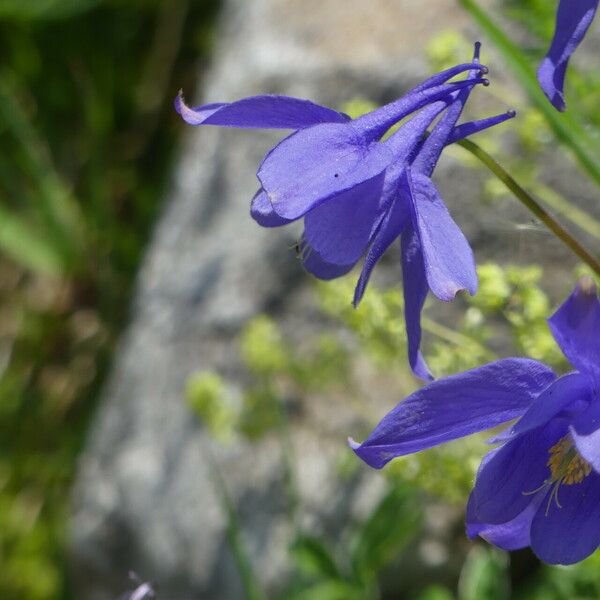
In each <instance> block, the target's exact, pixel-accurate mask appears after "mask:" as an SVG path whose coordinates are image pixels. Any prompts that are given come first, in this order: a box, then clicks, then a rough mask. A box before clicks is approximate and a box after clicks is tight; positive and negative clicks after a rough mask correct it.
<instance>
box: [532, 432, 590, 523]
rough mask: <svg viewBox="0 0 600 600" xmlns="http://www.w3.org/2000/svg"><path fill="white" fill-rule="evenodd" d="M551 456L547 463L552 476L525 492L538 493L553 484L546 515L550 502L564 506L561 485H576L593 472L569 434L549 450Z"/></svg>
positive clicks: (560, 506) (559, 506)
mask: <svg viewBox="0 0 600 600" xmlns="http://www.w3.org/2000/svg"><path fill="white" fill-rule="evenodd" d="M548 454H549V455H550V457H549V458H548V462H547V463H546V465H547V466H548V467H549V468H550V477H548V478H547V479H546V480H545V481H544V483H542V485H541V486H540V487H539V488H537V489H535V490H532V491H531V492H523V494H525V495H526V496H529V495H531V494H537V492H539V491H540V490H542V489H544V488H546V487H549V486H552V490H551V491H550V494H549V496H548V504H547V506H546V516H548V511H549V510H550V504H551V503H552V500H553V499H554V502H555V504H556V506H557V507H558V508H562V505H561V503H560V502H559V501H558V490H559V488H560V486H561V485H563V484H564V485H574V484H576V483H581V482H582V481H583V480H584V479H585V478H586V477H587V476H588V475H589V474H590V473H591V472H592V467H591V466H590V464H589V463H588V462H587V461H586V460H585V459H584V458H582V457H581V456H580V455H579V453H578V452H577V448H576V447H575V444H574V443H573V439H572V438H571V436H570V435H569V434H567V435H565V436H564V437H563V438H561V439H560V440H558V442H557V443H556V444H554V446H552V447H551V448H550V450H548Z"/></svg>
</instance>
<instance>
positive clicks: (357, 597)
mask: <svg viewBox="0 0 600 600" xmlns="http://www.w3.org/2000/svg"><path fill="white" fill-rule="evenodd" d="M370 597H371V596H370V595H365V591H364V590H363V589H357V588H356V587H355V586H354V585H352V584H350V583H347V582H345V581H324V582H322V583H317V584H316V585H313V586H311V587H309V588H307V589H304V590H301V591H300V592H297V593H296V594H293V593H292V594H291V595H290V594H289V593H288V594H285V596H284V597H283V598H282V600H283V599H284V598H285V600H368V599H369V598H370Z"/></svg>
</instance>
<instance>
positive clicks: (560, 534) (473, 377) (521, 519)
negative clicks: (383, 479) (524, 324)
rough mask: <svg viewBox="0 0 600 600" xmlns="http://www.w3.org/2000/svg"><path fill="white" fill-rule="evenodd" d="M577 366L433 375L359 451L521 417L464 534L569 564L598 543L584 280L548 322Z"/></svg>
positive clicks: (596, 331)
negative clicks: (562, 371)
mask: <svg viewBox="0 0 600 600" xmlns="http://www.w3.org/2000/svg"><path fill="white" fill-rule="evenodd" d="M548 323H549V325H550V329H551V331H552V333H553V335H554V338H555V339H556V341H557V343H558V344H559V346H560V347H561V349H562V351H563V352H564V354H565V356H566V357H567V358H568V359H569V361H570V362H571V363H572V364H573V366H574V367H575V368H576V369H577V370H576V371H574V372H572V373H569V374H567V375H564V376H562V377H558V378H557V377H556V376H555V375H554V374H553V372H552V371H551V370H550V369H549V368H548V367H546V366H544V365H543V364H540V363H538V362H536V361H533V360H527V359H518V358H508V359H503V360H498V361H496V362H493V363H490V364H488V365H485V366H483V367H479V368H477V369H472V370H470V371H467V372H465V373H461V374H458V375H454V376H451V377H447V378H446V379H441V380H439V381H435V382H433V383H431V384H429V385H427V386H426V387H424V388H422V389H421V390H419V391H417V392H415V393H414V394H412V395H411V396H409V397H408V398H407V399H406V400H404V401H403V402H401V403H400V404H399V405H398V406H397V407H396V408H395V409H393V410H392V411H391V412H390V413H389V414H388V415H387V416H386V417H384V419H383V420H382V421H381V422H380V423H379V425H378V426H377V427H376V428H375V430H374V431H373V432H372V433H371V435H370V436H369V437H368V439H367V440H366V441H365V442H363V443H362V444H360V445H359V444H356V443H355V442H353V441H351V442H350V443H351V446H352V448H353V449H354V451H355V452H356V454H357V455H358V456H359V457H360V458H361V459H362V460H364V461H365V462H366V463H367V464H369V465H371V466H372V467H375V468H381V467H383V466H384V465H385V464H386V463H387V462H388V461H390V460H391V459H392V458H394V457H396V456H402V455H404V454H410V453H412V452H417V451H419V450H423V449H425V448H430V447H432V446H436V445H438V444H442V443H444V442H447V441H450V440H453V439H456V438H460V437H463V436H466V435H469V434H471V433H475V432H478V431H483V430H485V429H489V428H490V427H494V426H497V425H500V424H501V423H505V422H507V421H510V420H512V419H515V418H518V417H520V418H519V420H518V421H517V422H516V424H514V425H512V426H511V427H509V428H508V429H507V430H506V431H505V432H503V433H502V434H500V436H498V437H497V438H496V439H495V440H494V441H495V442H500V445H499V446H498V447H497V448H495V449H494V450H492V451H491V452H490V453H489V454H487V455H486V456H485V457H484V459H483V461H482V463H481V466H480V468H479V471H478V473H477V478H476V481H475V486H474V488H473V491H472V493H471V496H470V498H469V502H468V505H467V519H466V520H467V534H468V535H469V537H471V538H474V537H476V536H477V535H479V536H481V537H483V538H484V539H486V540H488V541H489V542H490V543H492V544H495V545H496V546H499V547H500V548H503V549H505V550H514V549H517V548H523V547H526V546H531V547H532V549H533V551H534V552H535V553H536V554H537V556H538V557H539V558H540V559H541V560H543V561H545V562H547V563H551V564H572V563H575V562H578V561H580V560H582V559H584V558H586V557H587V556H589V555H590V554H591V553H592V552H593V551H594V550H595V549H596V548H597V547H598V546H599V545H600V302H599V301H598V297H597V295H596V288H595V285H594V283H593V281H592V280H591V279H590V278H584V279H582V280H581V281H580V283H579V284H578V285H577V287H576V288H575V290H574V292H573V293H572V294H571V296H570V297H569V298H568V300H567V301H566V302H565V303H564V304H563V305H562V306H561V307H560V308H559V309H558V310H557V311H556V313H555V314H554V315H553V316H552V317H551V318H550V319H549V321H548Z"/></svg>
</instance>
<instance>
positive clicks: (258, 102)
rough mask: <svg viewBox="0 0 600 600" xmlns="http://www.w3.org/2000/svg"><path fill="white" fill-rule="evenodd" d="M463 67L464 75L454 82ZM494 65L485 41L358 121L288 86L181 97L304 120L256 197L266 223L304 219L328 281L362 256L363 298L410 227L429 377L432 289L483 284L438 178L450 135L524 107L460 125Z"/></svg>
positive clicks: (181, 107) (196, 117) (213, 121)
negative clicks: (272, 91)
mask: <svg viewBox="0 0 600 600" xmlns="http://www.w3.org/2000/svg"><path fill="white" fill-rule="evenodd" d="M465 71H469V75H468V77H467V78H466V79H464V80H462V81H457V82H452V83H448V80H449V79H450V78H452V77H454V76H456V75H458V74H460V73H463V72H465ZM486 72H487V68H486V67H485V66H483V65H481V64H480V63H479V44H476V50H475V55H474V58H473V61H472V62H471V63H467V64H462V65H457V66H456V67H453V68H451V69H448V70H446V71H443V72H441V73H438V74H436V75H434V76H433V77H431V78H429V79H428V80H426V81H424V82H423V83H422V84H420V85H418V86H417V87H415V88H413V89H412V90H411V91H409V92H408V93H407V94H406V95H405V96H403V97H402V98H400V99H398V100H396V101H395V102H392V103H390V104H388V105H386V106H383V107H381V108H379V109H377V110H374V111H372V112H370V113H368V114H366V115H363V116H361V117H359V118H357V119H354V120H350V118H349V117H348V116H346V115H344V114H342V113H338V112H336V111H333V110H331V109H329V108H325V107H322V106H318V105H316V104H313V103H312V102H309V101H307V100H299V99H296V98H288V97H284V96H255V97H252V98H246V99H244V100H240V101H238V102H233V103H231V104H209V105H206V106H202V107H198V108H189V107H187V106H186V105H185V104H184V102H183V99H182V97H181V95H180V96H179V97H178V98H177V100H176V103H175V106H176V109H177V111H178V112H179V113H180V114H181V115H182V117H183V118H184V119H185V120H186V121H187V122H188V123H191V124H194V125H200V124H202V125H221V126H230V127H274V128H286V127H287V128H290V129H295V130H296V131H294V133H292V134H291V135H289V136H288V137H286V138H285V139H284V140H283V141H281V142H280V143H279V144H278V145H277V146H275V147H274V148H273V149H272V150H271V151H270V152H268V153H267V155H266V156H265V158H264V160H263V162H262V164H261V165H260V167H259V169H258V174H257V175H258V179H259V180H260V183H261V188H260V189H259V191H258V192H257V193H256V195H255V196H254V198H253V200H252V205H251V211H250V212H251V215H252V217H253V218H254V219H255V220H256V221H257V222H258V223H259V224H260V225H262V226H264V227H278V226H281V225H286V224H288V223H290V222H292V221H295V220H296V219H299V218H302V217H303V218H304V232H303V234H302V237H301V240H300V243H299V253H300V257H301V259H302V262H303V265H304V267H305V269H306V270H307V271H309V272H310V273H312V274H313V275H315V276H316V277H318V278H320V279H325V280H328V279H334V278H336V277H339V276H341V275H343V274H345V273H347V272H349V271H350V270H351V269H352V268H353V267H354V266H355V265H356V264H357V262H358V261H359V260H360V259H361V258H363V257H364V264H363V269H362V273H361V275H360V278H359V280H358V283H357V286H356V290H355V294H354V305H355V306H356V305H358V303H359V302H360V300H361V298H362V296H363V294H364V292H365V289H366V286H367V283H368V280H369V277H370V275H371V272H372V270H373V267H374V266H375V264H376V263H377V261H378V260H379V259H380V258H381V256H382V255H383V253H384V252H385V251H386V250H387V248H388V247H389V246H390V245H391V244H392V243H393V242H394V241H395V240H396V239H398V238H399V237H400V236H401V235H402V234H403V236H402V265H403V274H404V294H405V302H406V306H405V313H406V322H407V334H408V342H409V361H410V364H411V367H412V368H413V370H414V372H415V373H416V374H417V375H418V376H420V377H423V378H426V379H431V378H432V377H431V374H430V372H429V369H428V368H427V365H426V364H425V362H424V360H423V358H422V356H421V354H420V351H419V346H420V340H421V328H420V313H421V309H422V307H423V303H424V301H425V297H426V295H427V293H428V290H429V289H431V290H432V292H433V293H434V295H436V296H437V297H438V298H440V299H442V300H445V301H449V300H452V298H454V296H455V295H456V293H457V292H458V291H460V290H468V291H469V292H470V293H472V294H473V293H475V291H476V288H477V276H476V273H475V265H474V261H473V255H472V252H471V249H470V247H469V245H468V243H467V241H466V239H465V238H464V236H463V234H462V232H461V231H460V229H459V228H458V226H457V225H456V223H455V222H454V221H453V220H452V218H451V217H450V215H449V213H448V211H447V209H446V207H445V205H444V203H443V201H442V199H441V197H440V195H439V193H438V192H437V190H436V188H435V186H434V185H433V183H432V182H431V179H430V177H431V174H432V173H433V170H434V168H435V165H436V164H437V161H438V159H439V157H440V154H441V152H442V150H443V148H444V147H445V146H446V145H448V144H450V143H453V142H455V141H457V140H459V139H462V138H464V137H466V136H468V135H471V134H473V133H476V132H477V131H481V130H482V129H486V128H488V127H491V126H493V125H496V124H498V123H500V122H502V121H505V120H506V119H508V118H511V117H512V116H514V113H506V114H503V115H498V116H495V117H491V118H488V119H483V120H481V121H474V122H470V123H465V124H463V125H459V126H458V127H457V126H456V122H457V120H458V118H459V116H460V114H461V112H462V109H463V107H464V104H465V102H466V100H467V98H468V96H469V93H470V91H471V89H472V88H473V87H474V86H475V85H477V84H479V83H487V80H485V79H482V78H481V74H482V73H486ZM440 115H441V117H440ZM407 117H409V118H408V119H406V118H407ZM438 117H439V120H437V121H436V119H438ZM404 119H406V120H405V121H404V122H403V123H402V124H401V125H400V127H399V128H398V130H397V131H395V132H394V133H393V134H392V135H390V137H388V138H387V139H385V140H382V137H383V136H384V134H385V133H386V132H387V131H388V130H389V129H390V128H391V127H392V126H393V125H395V124H396V123H398V122H400V121H402V120H404ZM434 122H435V125H434V126H433V129H432V131H431V133H430V135H429V137H428V138H427V139H424V138H425V135H426V132H427V130H428V129H429V128H430V127H431V126H432V124H433V123H434Z"/></svg>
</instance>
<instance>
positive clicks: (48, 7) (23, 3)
mask: <svg viewBox="0 0 600 600" xmlns="http://www.w3.org/2000/svg"><path fill="white" fill-rule="evenodd" d="M99 1H100V0H0V18H13V19H19V20H21V19H22V20H29V19H64V18H66V17H71V16H74V15H76V14H80V13H83V12H86V11H87V10H89V9H90V8H92V7H94V6H96V5H97V4H98V3H99Z"/></svg>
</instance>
